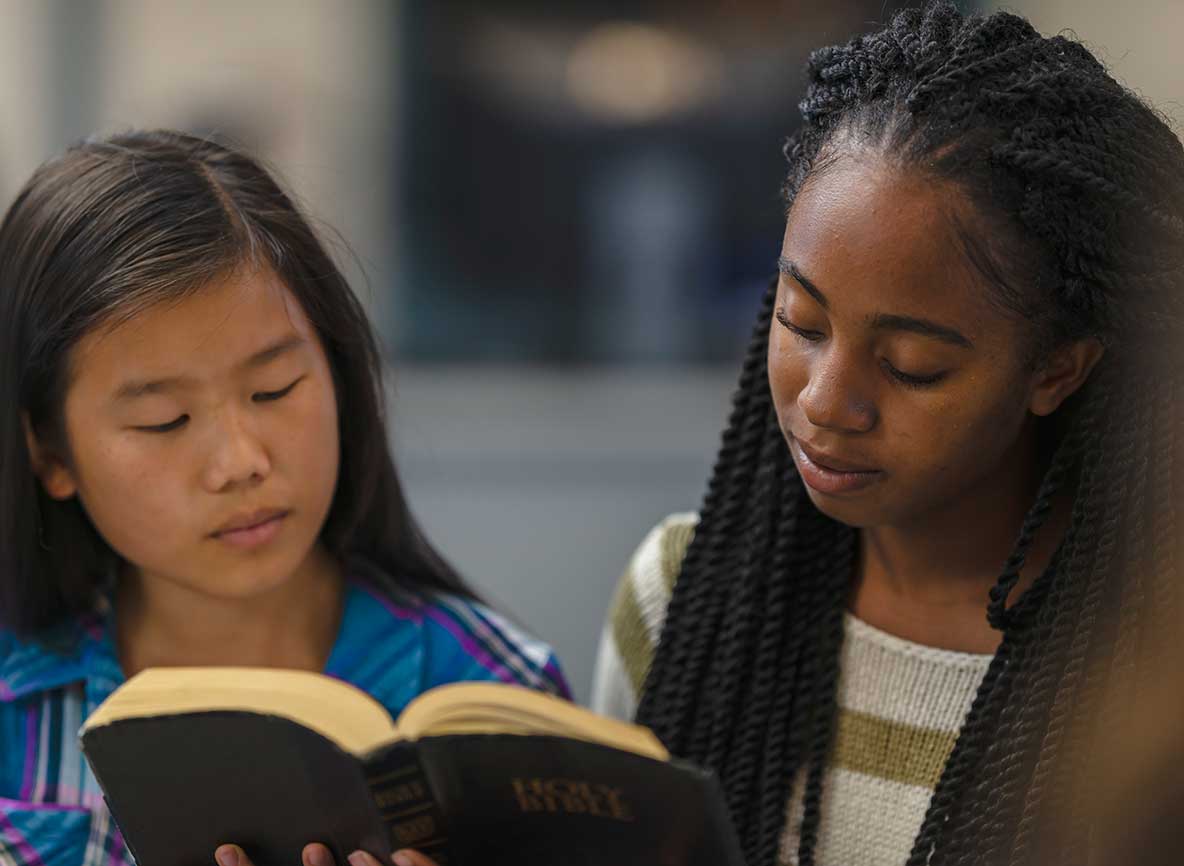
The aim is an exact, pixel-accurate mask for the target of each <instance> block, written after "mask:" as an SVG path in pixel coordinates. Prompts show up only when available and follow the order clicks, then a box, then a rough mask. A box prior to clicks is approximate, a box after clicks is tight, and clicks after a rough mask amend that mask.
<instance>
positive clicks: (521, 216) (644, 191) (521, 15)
mask: <svg viewBox="0 0 1184 866" xmlns="http://www.w3.org/2000/svg"><path fill="white" fill-rule="evenodd" d="M907 5H915V4H909V3H900V2H885V0H844V2H821V0H814V2H806V0H782V2H768V0H764V2H761V0H745V2H728V3H725V2H722V0H716V2H684V3H674V2H649V3H622V2H617V3H613V2H596V3H592V2H570V3H563V4H553V3H541V2H528V0H517V2H502V3H498V4H487V3H485V4H482V3H478V2H459V0H446V2H415V3H408V4H407V5H406V6H405V14H404V15H403V16H402V17H401V20H400V25H399V26H400V33H401V35H402V40H403V42H402V49H403V50H402V53H401V58H402V62H403V64H404V81H405V82H406V85H405V89H404V92H403V93H402V94H401V115H402V117H401V120H402V122H401V124H400V127H401V128H402V129H403V130H404V133H403V134H404V135H405V141H404V146H403V164H402V166H401V168H402V171H401V172H400V211H401V218H400V227H401V231H402V233H403V237H402V241H401V244H402V248H403V253H402V262H403V274H402V283H403V285H402V286H401V287H400V289H401V294H402V297H403V298H405V299H406V304H405V306H404V311H405V312H404V315H406V316H408V318H407V320H406V321H404V322H396V323H394V327H393V328H392V331H393V333H395V334H396V335H397V339H396V348H397V350H398V352H399V354H400V355H401V356H403V357H411V358H415V359H423V360H457V361H461V360H506V361H539V362H654V361H656V362H663V361H672V362H707V361H718V360H725V359H731V358H734V357H737V356H738V354H739V351H740V347H741V345H742V343H743V342H744V339H745V335H746V332H747V330H748V328H749V325H750V321H751V318H752V315H753V312H754V309H755V304H756V299H757V297H758V296H759V290H760V288H761V287H763V285H764V283H765V281H766V280H767V279H768V278H769V276H770V275H771V274H772V273H773V271H774V264H773V263H774V260H775V258H776V253H777V250H778V249H779V247H780V241H781V231H782V209H781V201H780V194H779V190H780V185H781V181H782V172H783V159H782V156H781V152H780V148H781V144H782V142H783V141H784V139H785V138H786V136H788V135H789V134H790V133H792V132H793V130H794V128H795V127H796V124H797V117H798V114H797V108H796V104H797V101H798V98H799V96H800V93H801V85H802V80H801V77H802V68H803V65H804V63H805V60H806V57H807V55H808V54H809V52H810V51H811V50H813V49H814V48H816V47H819V46H821V45H825V44H828V43H833V42H837V41H843V40H845V39H847V38H849V37H850V36H852V35H854V34H856V33H859V32H863V31H865V30H867V29H869V28H871V27H874V26H876V24H877V23H878V22H882V21H884V20H886V19H888V18H890V17H891V15H892V14H893V13H894V12H895V11H896V10H898V9H900V8H902V7H904V6H907Z"/></svg>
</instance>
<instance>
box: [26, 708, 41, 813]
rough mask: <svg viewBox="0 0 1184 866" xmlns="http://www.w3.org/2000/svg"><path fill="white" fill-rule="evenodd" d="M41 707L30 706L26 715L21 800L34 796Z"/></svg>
mask: <svg viewBox="0 0 1184 866" xmlns="http://www.w3.org/2000/svg"><path fill="white" fill-rule="evenodd" d="M38 709H39V707H37V706H36V705H34V706H30V707H29V710H28V712H26V713H25V777H24V780H23V781H22V782H21V799H22V800H28V799H30V798H31V797H32V796H33V780H34V779H35V778H36V775H37V742H38V739H39V738H38V736H37V728H38V726H39V722H40V721H41V718H40V717H41V714H40V713H39V712H38Z"/></svg>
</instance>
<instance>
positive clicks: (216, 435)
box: [202, 411, 271, 493]
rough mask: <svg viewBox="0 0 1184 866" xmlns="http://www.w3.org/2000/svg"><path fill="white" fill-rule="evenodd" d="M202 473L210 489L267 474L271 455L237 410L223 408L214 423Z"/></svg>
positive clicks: (251, 481)
mask: <svg viewBox="0 0 1184 866" xmlns="http://www.w3.org/2000/svg"><path fill="white" fill-rule="evenodd" d="M211 438H212V443H211V447H210V451H209V455H208V457H207V459H206V465H205V469H204V471H203V473H202V475H203V477H202V484H203V486H204V487H205V488H206V489H207V490H208V491H210V492H211V493H219V492H222V491H224V490H228V489H232V488H235V487H240V486H244V485H251V484H257V483H259V482H260V481H262V480H263V479H265V478H266V477H267V476H268V475H269V474H271V458H270V456H269V455H268V452H267V448H266V447H265V446H264V443H263V441H262V439H260V437H259V436H258V435H257V432H256V431H255V430H254V429H253V428H252V426H251V424H250V423H249V419H247V418H245V417H243V415H242V414H241V413H236V412H233V411H226V412H224V413H223V414H222V415H221V417H219V418H218V419H217V422H216V423H215V424H214V430H213V432H212V433H211Z"/></svg>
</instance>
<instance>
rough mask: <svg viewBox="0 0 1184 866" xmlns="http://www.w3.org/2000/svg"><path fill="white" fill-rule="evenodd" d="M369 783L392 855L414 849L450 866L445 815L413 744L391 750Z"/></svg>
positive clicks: (375, 767)
mask: <svg viewBox="0 0 1184 866" xmlns="http://www.w3.org/2000/svg"><path fill="white" fill-rule="evenodd" d="M366 781H367V782H368V783H369V785H370V793H371V795H372V796H373V797H374V802H375V804H376V805H377V806H378V812H379V816H380V817H381V818H382V821H383V823H384V824H385V825H386V830H387V835H388V837H389V839H390V844H391V849H390V850H391V852H394V851H398V850H400V849H401V848H414V849H415V850H416V851H421V852H423V853H424V854H427V855H428V856H429V857H431V858H432V859H433V860H435V861H436V862H437V863H439V864H440V866H449V850H448V848H449V846H448V837H447V835H446V833H445V827H444V820H443V815H442V814H441V812H440V806H439V804H438V803H437V802H436V798H435V797H434V796H433V792H432V787H431V785H430V784H429V783H428V780H427V776H426V775H425V774H424V772H423V767H422V765H421V764H420V760H419V751H418V749H417V748H416V746H415V744H414V743H406V744H404V745H403V746H401V747H398V748H394V749H390V750H389V751H388V752H387V753H386V754H385V755H383V757H382V758H381V759H380V760H378V761H376V762H374V763H373V764H371V765H370V766H368V767H367V769H366Z"/></svg>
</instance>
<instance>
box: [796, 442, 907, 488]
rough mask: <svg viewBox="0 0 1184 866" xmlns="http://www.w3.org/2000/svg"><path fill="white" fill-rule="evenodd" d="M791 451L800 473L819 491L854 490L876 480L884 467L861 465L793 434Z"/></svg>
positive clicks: (881, 474) (807, 482) (806, 481)
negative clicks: (876, 467) (806, 442)
mask: <svg viewBox="0 0 1184 866" xmlns="http://www.w3.org/2000/svg"><path fill="white" fill-rule="evenodd" d="M790 451H791V452H792V453H793V456H794V462H796V463H797V465H798V473H799V474H800V475H801V476H802V481H804V482H805V483H806V484H807V486H809V487H811V488H813V489H814V490H817V491H818V492H819V493H850V492H852V491H855V490H862V489H863V488H865V487H868V486H869V485H872V484H875V483H876V482H877V481H879V480H880V478H881V477H882V476H883V474H884V473H883V471H882V470H880V469H873V468H871V467H867V466H860V465H858V464H856V463H853V462H851V461H849V460H844V459H842V458H841V457H836V456H834V455H831V454H827V453H826V452H824V451H818V450H816V449H814V448H811V447H810V446H808V445H806V444H805V443H803V442H802V441H801V440H799V439H798V438H797V437H790Z"/></svg>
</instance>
